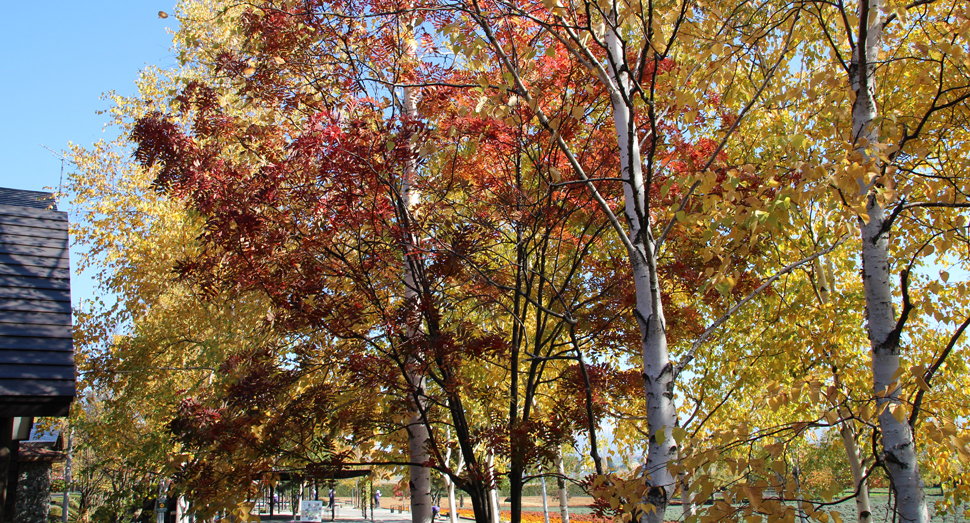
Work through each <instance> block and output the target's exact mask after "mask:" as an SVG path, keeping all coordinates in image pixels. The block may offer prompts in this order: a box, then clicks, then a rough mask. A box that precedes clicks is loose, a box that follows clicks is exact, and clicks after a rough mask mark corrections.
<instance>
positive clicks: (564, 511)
mask: <svg viewBox="0 0 970 523" xmlns="http://www.w3.org/2000/svg"><path fill="white" fill-rule="evenodd" d="M556 471H557V472H558V473H559V480H558V484H559V517H560V518H561V519H562V523H569V492H568V491H567V489H566V464H565V463H563V460H562V445H560V446H559V451H558V452H556Z"/></svg>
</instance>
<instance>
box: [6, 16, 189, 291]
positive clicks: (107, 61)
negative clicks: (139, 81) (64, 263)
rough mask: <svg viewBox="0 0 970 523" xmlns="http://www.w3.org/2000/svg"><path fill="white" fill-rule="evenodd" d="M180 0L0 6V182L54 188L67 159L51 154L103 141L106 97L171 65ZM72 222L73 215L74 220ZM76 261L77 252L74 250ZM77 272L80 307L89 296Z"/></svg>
mask: <svg viewBox="0 0 970 523" xmlns="http://www.w3.org/2000/svg"><path fill="white" fill-rule="evenodd" d="M173 5H174V0H93V1H91V0H88V1H78V0H70V1H68V0H54V1H53V2H38V3H36V4H35V3H33V2H4V9H3V17H4V20H6V23H5V26H4V30H3V31H0V53H2V58H0V108H2V118H0V165H2V167H0V187H9V188H14V189H27V190H34V191H41V190H44V189H45V188H46V187H52V188H55V187H57V185H58V183H59V179H60V172H61V162H60V160H58V159H57V158H56V157H55V156H54V155H52V154H51V153H50V152H49V151H47V150H46V149H44V147H43V146H47V147H49V148H51V149H53V150H54V151H62V150H64V149H66V148H67V144H68V142H74V143H78V144H81V145H90V144H91V143H93V142H96V141H98V140H100V139H102V138H111V137H112V136H109V135H108V134H106V133H105V132H104V130H103V129H104V123H105V121H106V120H107V118H106V117H105V116H103V115H99V114H97V112H98V111H100V110H104V109H107V108H108V107H109V104H108V102H107V101H106V100H102V99H101V95H102V93H106V92H108V91H116V92H118V93H119V94H132V93H134V90H135V86H134V80H135V79H136V78H137V76H138V71H140V70H141V69H143V68H144V67H145V66H146V65H147V64H154V65H158V66H160V67H163V68H165V67H171V66H174V65H175V63H176V62H175V58H174V56H173V55H172V53H171V52H170V50H169V48H170V47H171V40H172V39H171V35H170V34H169V32H168V31H167V28H175V27H176V24H177V22H176V20H175V18H174V17H169V18H166V19H160V18H159V16H158V12H159V11H165V12H167V13H171V12H172V7H173ZM61 210H67V206H66V205H64V204H62V205H61ZM72 219H73V217H72ZM72 258H74V256H73V255H72ZM84 280H85V278H84V277H80V278H75V282H74V290H73V292H72V295H73V298H74V301H75V303H77V301H78V299H79V298H83V297H90V296H85V295H86V294H89V293H90V292H91V286H90V283H89V282H86V281H84Z"/></svg>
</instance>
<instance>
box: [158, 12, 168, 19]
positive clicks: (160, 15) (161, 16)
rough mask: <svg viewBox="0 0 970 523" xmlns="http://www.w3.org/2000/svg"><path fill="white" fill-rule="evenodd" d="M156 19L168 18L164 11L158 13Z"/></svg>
mask: <svg viewBox="0 0 970 523" xmlns="http://www.w3.org/2000/svg"><path fill="white" fill-rule="evenodd" d="M158 17H159V18H162V19H165V18H168V13H166V12H165V11H159V12H158Z"/></svg>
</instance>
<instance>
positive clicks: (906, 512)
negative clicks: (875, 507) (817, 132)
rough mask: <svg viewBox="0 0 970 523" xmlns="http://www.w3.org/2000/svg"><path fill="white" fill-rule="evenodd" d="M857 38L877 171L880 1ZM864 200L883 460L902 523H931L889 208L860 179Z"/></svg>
mask: <svg viewBox="0 0 970 523" xmlns="http://www.w3.org/2000/svg"><path fill="white" fill-rule="evenodd" d="M859 6H860V7H859V20H860V24H859V35H858V41H857V45H856V48H855V51H854V53H853V56H852V64H851V66H850V68H849V76H850V78H849V79H850V82H851V85H852V89H853V90H854V91H855V93H856V99H855V102H854V103H853V106H852V133H853V139H854V141H855V143H856V144H857V145H856V147H857V152H859V153H861V156H862V158H863V160H864V161H865V162H866V163H868V164H869V165H868V167H869V168H868V169H866V170H867V171H877V170H878V167H880V165H879V163H880V160H879V158H878V157H876V156H875V155H873V154H871V151H867V150H866V146H867V145H868V144H873V143H876V142H877V141H878V139H879V133H878V129H877V127H876V125H875V119H876V118H877V117H878V116H879V113H878V106H877V104H876V100H875V95H874V93H875V90H876V89H875V88H876V86H875V84H876V78H875V70H876V62H877V60H878V59H879V50H880V48H881V46H882V30H883V24H884V23H885V22H884V20H885V15H884V14H883V13H882V12H881V8H882V0H860V4H859ZM859 185H860V189H861V191H862V194H863V195H864V196H865V197H866V199H867V200H866V212H867V214H868V217H867V218H868V222H866V220H862V221H863V223H862V227H861V229H862V231H861V232H862V274H863V275H862V281H863V286H864V289H865V295H866V328H867V330H868V334H869V343H870V347H871V349H872V377H873V389H874V390H873V391H874V393H875V395H876V406H877V408H878V409H880V410H881V413H880V414H879V429H880V431H881V432H882V446H883V448H882V459H883V461H884V462H885V464H886V469H887V470H888V471H889V475H890V476H891V478H892V484H893V488H894V491H895V494H896V507H897V515H898V516H899V521H901V522H902V523H910V522H915V523H928V522H929V511H928V510H927V506H926V496H925V493H924V492H923V481H922V479H921V478H920V473H919V464H918V462H917V459H916V442H915V441H914V438H913V432H912V430H911V428H910V426H909V424H908V423H907V422H906V418H907V417H906V416H903V417H902V418H903V421H900V420H898V419H896V416H894V415H893V411H894V409H895V408H897V407H898V408H904V407H903V405H902V404H901V402H900V400H899V392H900V391H899V386H898V383H897V382H896V381H895V378H896V371H897V370H899V336H900V332H899V330H897V328H896V313H895V311H894V310H893V295H892V280H891V276H890V269H889V264H890V261H889V260H890V256H889V232H890V231H889V227H888V224H887V219H888V217H887V216H886V212H885V209H884V208H883V206H882V205H881V204H880V203H879V200H878V199H877V198H876V193H875V189H874V188H873V187H871V182H870V181H869V180H868V179H867V178H863V179H860V180H859Z"/></svg>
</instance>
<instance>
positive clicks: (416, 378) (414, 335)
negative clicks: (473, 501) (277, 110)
mask: <svg viewBox="0 0 970 523" xmlns="http://www.w3.org/2000/svg"><path fill="white" fill-rule="evenodd" d="M412 47H413V44H412ZM410 52H411V54H413V52H414V50H413V49H411V50H410ZM403 102H404V107H403V109H404V114H405V116H407V117H408V118H410V119H413V120H416V119H417V118H418V110H417V93H416V92H415V90H414V89H412V88H409V87H405V88H404V93H403ZM416 177H417V165H416V162H415V161H414V160H408V161H407V163H406V164H405V166H404V176H403V180H402V183H401V200H402V204H401V206H402V207H403V208H402V209H401V211H402V215H403V218H404V225H405V236H406V238H407V240H406V242H405V246H404V247H405V253H404V301H405V304H406V306H407V307H409V308H410V310H409V311H408V322H409V325H408V333H407V335H408V339H409V340H410V341H411V342H412V343H414V344H416V345H422V342H421V338H423V333H422V332H421V327H420V325H421V320H420V318H421V314H420V311H419V309H420V299H421V292H420V289H419V286H418V281H419V278H418V271H419V267H420V264H421V260H420V258H419V256H418V255H417V253H416V252H415V251H416V249H415V247H416V238H415V235H414V231H413V230H412V229H413V225H412V221H411V218H412V212H413V210H414V207H415V206H416V205H417V202H418V194H417V191H416V190H415V189H414V185H413V184H414V180H415V178H416ZM411 350H418V349H417V348H415V346H412V347H411ZM408 363H409V364H408V366H407V368H408V371H407V372H408V375H407V380H408V384H409V385H410V387H411V391H410V396H411V397H410V398H409V400H410V402H411V412H410V418H409V419H408V426H407V432H408V450H409V452H410V460H411V463H415V464H414V465H411V466H410V467H408V469H409V474H410V481H409V482H408V486H409V488H410V494H411V520H412V522H413V523H428V522H429V521H431V518H432V513H431V506H432V500H431V469H429V468H428V467H425V466H423V464H424V463H427V462H428V461H429V460H430V456H429V454H428V443H429V441H430V434H429V432H428V426H427V424H426V423H425V419H424V416H423V415H422V411H425V410H426V409H427V400H426V390H427V382H426V378H425V376H424V375H423V373H422V372H421V371H420V370H417V369H415V367H417V361H416V358H411V359H410V361H409V362H408Z"/></svg>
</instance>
